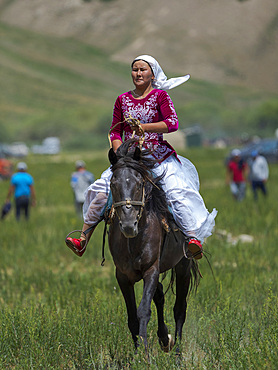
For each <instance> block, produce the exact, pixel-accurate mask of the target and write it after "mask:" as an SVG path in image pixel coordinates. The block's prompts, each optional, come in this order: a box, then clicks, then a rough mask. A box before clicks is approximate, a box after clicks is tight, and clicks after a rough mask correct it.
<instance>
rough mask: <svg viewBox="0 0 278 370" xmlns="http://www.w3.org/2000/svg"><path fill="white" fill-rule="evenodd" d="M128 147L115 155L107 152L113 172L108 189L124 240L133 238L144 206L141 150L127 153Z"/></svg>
mask: <svg viewBox="0 0 278 370" xmlns="http://www.w3.org/2000/svg"><path fill="white" fill-rule="evenodd" d="M128 147H129V146H123V148H121V150H119V151H118V152H117V154H116V153H115V152H114V151H113V149H110V151H109V160H110V163H111V164H112V172H113V175H112V178H111V181H110V188H111V192H112V198H113V206H114V209H115V212H116V215H117V217H118V220H119V227H120V230H121V232H122V233H123V235H124V236H125V237H126V238H134V237H136V236H137V235H138V224H139V221H140V218H141V216H142V212H143V208H144V205H145V175H144V171H142V170H141V165H140V163H139V161H140V158H141V150H140V149H139V148H138V147H136V148H135V150H131V151H128V150H127V149H128Z"/></svg>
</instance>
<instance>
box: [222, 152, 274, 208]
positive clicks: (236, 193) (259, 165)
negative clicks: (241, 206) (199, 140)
mask: <svg viewBox="0 0 278 370" xmlns="http://www.w3.org/2000/svg"><path fill="white" fill-rule="evenodd" d="M268 176H269V167H268V163H267V160H266V159H265V157H263V156H262V155H260V154H259V153H258V151H257V150H254V151H253V152H252V153H251V157H250V158H249V159H248V160H246V161H245V160H244V159H243V158H242V157H241V152H240V150H239V149H234V150H233V151H232V153H231V159H230V160H229V161H228V164H227V172H226V184H227V185H229V186H230V190H231V193H232V195H233V197H234V198H235V200H237V201H238V202H241V201H242V200H243V199H244V198H245V196H246V188H247V184H248V183H250V186H251V189H252V192H253V196H254V200H255V201H257V200H258V190H260V191H261V192H262V194H263V195H264V196H266V195H267V187H266V183H267V180H268Z"/></svg>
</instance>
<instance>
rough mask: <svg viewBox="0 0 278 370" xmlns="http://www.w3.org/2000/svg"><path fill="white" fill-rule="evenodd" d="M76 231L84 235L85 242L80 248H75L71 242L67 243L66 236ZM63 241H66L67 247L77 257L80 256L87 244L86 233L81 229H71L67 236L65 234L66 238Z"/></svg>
mask: <svg viewBox="0 0 278 370" xmlns="http://www.w3.org/2000/svg"><path fill="white" fill-rule="evenodd" d="M76 232H79V233H80V234H84V236H85V244H84V247H83V248H82V249H80V250H79V249H77V248H75V246H74V245H73V244H70V245H69V244H68V243H67V238H68V237H69V236H70V235H71V234H73V233H76ZM65 243H66V245H67V247H69V248H70V249H71V250H72V251H73V253H75V254H76V255H77V256H78V257H81V256H82V255H83V253H84V252H85V250H86V247H87V244H88V238H87V235H86V234H85V233H84V231H82V230H73V231H71V232H70V233H69V234H68V235H67V236H66V238H65Z"/></svg>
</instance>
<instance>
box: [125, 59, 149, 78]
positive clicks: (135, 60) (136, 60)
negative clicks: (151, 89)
mask: <svg viewBox="0 0 278 370" xmlns="http://www.w3.org/2000/svg"><path fill="white" fill-rule="evenodd" d="M139 60H142V61H143V62H145V63H147V64H148V66H149V67H150V69H151V71H152V74H153V75H154V73H153V69H152V66H151V65H150V63H149V62H147V61H146V60H144V59H134V61H133V62H132V63H131V68H132V67H133V64H134V63H135V62H138V61H139Z"/></svg>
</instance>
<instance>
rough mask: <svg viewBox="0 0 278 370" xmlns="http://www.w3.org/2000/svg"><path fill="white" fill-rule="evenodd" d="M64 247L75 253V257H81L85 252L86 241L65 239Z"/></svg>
mask: <svg viewBox="0 0 278 370" xmlns="http://www.w3.org/2000/svg"><path fill="white" fill-rule="evenodd" d="M65 242H66V245H67V246H68V247H69V248H70V249H71V250H72V251H73V253H75V254H76V255H77V256H79V257H81V256H82V255H83V253H84V252H85V250H86V240H84V239H80V238H79V239H75V238H66V240H65Z"/></svg>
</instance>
